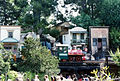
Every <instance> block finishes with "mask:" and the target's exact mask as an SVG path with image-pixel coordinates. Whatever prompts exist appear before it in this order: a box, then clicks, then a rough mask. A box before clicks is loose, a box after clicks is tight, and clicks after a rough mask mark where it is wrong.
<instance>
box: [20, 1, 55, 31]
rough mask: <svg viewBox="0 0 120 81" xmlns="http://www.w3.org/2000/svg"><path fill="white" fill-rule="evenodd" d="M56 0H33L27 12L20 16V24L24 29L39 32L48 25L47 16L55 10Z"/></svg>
mask: <svg viewBox="0 0 120 81" xmlns="http://www.w3.org/2000/svg"><path fill="white" fill-rule="evenodd" d="M55 5H56V0H31V2H30V4H29V5H28V6H27V7H26V10H25V14H23V15H22V16H21V17H20V18H19V24H20V25H22V27H23V28H24V30H26V29H28V30H33V31H34V32H36V33H39V30H40V29H44V28H45V27H46V26H48V25H49V24H48V22H47V18H48V17H49V16H50V15H51V14H52V13H53V12H54V10H55Z"/></svg>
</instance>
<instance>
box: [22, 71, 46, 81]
mask: <svg viewBox="0 0 120 81" xmlns="http://www.w3.org/2000/svg"><path fill="white" fill-rule="evenodd" d="M35 75H36V73H32V72H25V73H24V80H26V79H29V80H30V81H31V80H32V79H34V78H35ZM37 75H38V76H39V79H40V81H44V75H45V73H38V74H37Z"/></svg>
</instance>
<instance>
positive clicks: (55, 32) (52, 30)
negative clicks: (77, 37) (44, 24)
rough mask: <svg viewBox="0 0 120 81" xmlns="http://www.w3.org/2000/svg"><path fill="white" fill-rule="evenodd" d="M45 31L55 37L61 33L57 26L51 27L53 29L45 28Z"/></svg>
mask: <svg viewBox="0 0 120 81" xmlns="http://www.w3.org/2000/svg"><path fill="white" fill-rule="evenodd" d="M43 33H44V34H50V35H51V36H52V37H54V38H58V37H59V35H60V31H59V30H57V29H55V28H54V29H51V30H50V29H45V30H44V32H43Z"/></svg>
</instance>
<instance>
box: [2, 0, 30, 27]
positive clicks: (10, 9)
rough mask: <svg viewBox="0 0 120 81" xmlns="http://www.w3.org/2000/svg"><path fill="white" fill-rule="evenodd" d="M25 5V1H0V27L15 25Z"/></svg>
mask: <svg viewBox="0 0 120 81" xmlns="http://www.w3.org/2000/svg"><path fill="white" fill-rule="evenodd" d="M27 4H28V2H27V0H0V9H1V11H0V19H1V20H0V23H1V24H2V25H13V24H16V22H18V18H19V17H20V15H21V14H22V13H23V11H24V8H25V7H26V5H27Z"/></svg>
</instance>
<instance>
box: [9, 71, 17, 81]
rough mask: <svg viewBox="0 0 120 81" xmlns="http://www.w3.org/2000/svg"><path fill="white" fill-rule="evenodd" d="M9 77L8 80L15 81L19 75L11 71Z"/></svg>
mask: <svg viewBox="0 0 120 81" xmlns="http://www.w3.org/2000/svg"><path fill="white" fill-rule="evenodd" d="M7 75H8V79H11V80H12V81H14V80H15V79H16V78H17V76H18V73H17V72H16V71H9V72H8V74H7Z"/></svg>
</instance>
